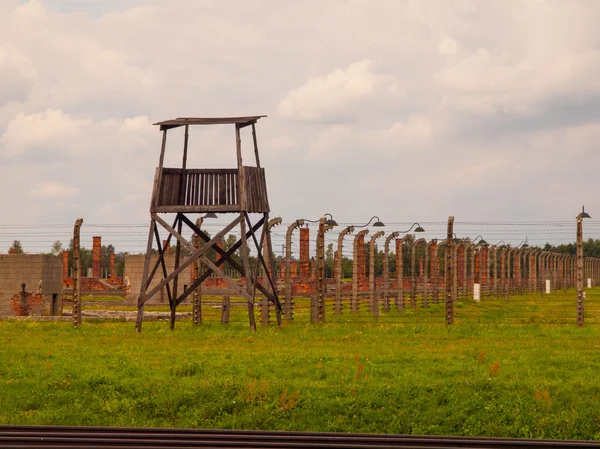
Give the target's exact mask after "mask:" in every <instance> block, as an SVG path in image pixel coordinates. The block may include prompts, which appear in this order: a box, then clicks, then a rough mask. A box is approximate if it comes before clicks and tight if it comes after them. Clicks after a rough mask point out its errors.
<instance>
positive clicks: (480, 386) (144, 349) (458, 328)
mask: <svg viewBox="0 0 600 449" xmlns="http://www.w3.org/2000/svg"><path fill="white" fill-rule="evenodd" d="M574 296H575V295H574V292H573V291H569V292H567V293H566V294H559V295H551V296H549V297H540V296H539V295H535V296H533V295H532V296H523V297H515V298H510V299H509V301H505V300H504V299H488V300H484V301H482V302H481V303H479V304H477V303H474V302H472V301H470V300H467V301H460V302H459V303H458V304H457V305H456V323H455V324H454V325H452V326H449V327H447V326H445V325H444V324H443V306H442V305H437V306H436V305H432V306H431V307H429V308H428V309H423V308H418V309H417V310H412V309H410V308H409V309H408V310H407V311H406V312H404V313H398V312H392V313H389V314H385V313H382V315H381V317H380V318H379V319H374V318H373V317H371V316H369V315H368V314H367V313H366V312H365V311H364V310H363V311H361V313H359V314H358V315H354V314H351V313H349V312H347V311H345V312H344V314H343V315H341V316H338V317H336V316H334V315H333V314H332V313H331V307H329V308H328V315H327V319H328V322H327V323H326V324H319V325H314V324H313V325H311V324H308V322H307V313H308V312H307V307H306V302H305V301H302V300H299V301H298V309H297V313H296V320H295V321H293V322H290V323H284V325H283V326H282V327H275V326H271V327H269V328H259V329H258V331H257V332H256V333H255V334H250V333H249V331H248V328H247V323H246V322H245V308H243V307H234V308H232V322H231V323H230V324H228V325H221V324H219V323H218V322H217V320H218V318H219V316H220V310H218V309H217V308H213V307H210V308H209V307H206V306H205V307H204V311H205V324H204V325H202V326H199V327H193V326H192V324H191V322H190V321H180V322H178V323H177V327H176V329H175V330H174V331H170V330H169V326H168V323H166V322H146V323H144V327H143V332H142V333H141V334H137V333H136V332H135V330H134V326H133V323H125V322H100V321H93V322H84V323H83V326H82V327H81V328H80V329H73V328H72V326H71V325H70V323H68V322H56V323H52V322H30V321H11V320H7V321H0V339H1V340H0V343H1V345H0V423H3V424H68V425H111V426H160V427H198V428H226V429H231V428H235V429H278V430H311V431H352V432H383V433H408V434H446V435H478V436H506V437H535V438H541V437H545V438H565V439H567V438H568V439H571V438H577V439H578V438H582V439H600V400H599V399H600V397H599V395H600V382H598V372H599V370H600V357H598V354H599V353H600V326H598V324H600V289H592V290H588V292H587V299H586V325H585V326H584V327H582V328H579V327H577V326H576V325H575V299H574ZM257 318H259V312H258V311H257Z"/></svg>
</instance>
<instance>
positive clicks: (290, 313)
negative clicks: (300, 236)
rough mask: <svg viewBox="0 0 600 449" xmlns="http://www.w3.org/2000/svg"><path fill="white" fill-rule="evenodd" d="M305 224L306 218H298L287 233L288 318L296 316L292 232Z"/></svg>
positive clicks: (286, 294) (286, 285)
mask: <svg viewBox="0 0 600 449" xmlns="http://www.w3.org/2000/svg"><path fill="white" fill-rule="evenodd" d="M303 225H304V220H302V219H300V220H296V221H295V222H294V223H292V224H291V225H290V226H289V227H288V229H287V232H286V233H285V267H284V268H285V303H284V304H283V314H284V316H285V319H286V320H291V319H292V317H293V316H294V302H293V299H292V233H293V232H294V230H295V229H296V228H298V227H300V226H303Z"/></svg>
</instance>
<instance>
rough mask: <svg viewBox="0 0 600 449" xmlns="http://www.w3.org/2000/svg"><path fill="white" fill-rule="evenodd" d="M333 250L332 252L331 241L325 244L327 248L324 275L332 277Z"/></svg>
mask: <svg viewBox="0 0 600 449" xmlns="http://www.w3.org/2000/svg"><path fill="white" fill-rule="evenodd" d="M333 264H334V252H333V243H330V244H329V245H327V250H326V251H325V277H326V278H332V277H333V272H334V266H333Z"/></svg>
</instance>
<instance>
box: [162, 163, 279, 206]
mask: <svg viewBox="0 0 600 449" xmlns="http://www.w3.org/2000/svg"><path fill="white" fill-rule="evenodd" d="M157 170H158V169H157ZM241 171H243V176H241V177H240V173H239V172H238V170H237V169H235V168H232V169H227V168H225V169H224V168H215V169H186V170H183V169H181V168H163V169H162V173H157V179H158V184H159V185H158V187H157V190H158V192H157V194H156V192H155V195H154V196H153V198H154V201H153V205H154V211H155V212H198V213H204V212H239V211H242V210H245V211H247V212H259V213H263V212H269V202H268V198H267V186H266V180H265V171H264V169H263V168H258V167H245V166H244V167H241ZM182 177H183V179H182ZM241 178H242V179H243V180H244V183H243V185H240V179H241ZM182 188H183V194H182V192H181V189H182Z"/></svg>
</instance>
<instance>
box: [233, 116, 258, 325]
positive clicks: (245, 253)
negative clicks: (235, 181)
mask: <svg viewBox="0 0 600 449" xmlns="http://www.w3.org/2000/svg"><path fill="white" fill-rule="evenodd" d="M236 129H237V127H236ZM238 133H239V130H238ZM243 214H244V212H242V215H243ZM240 228H241V231H242V235H241V238H242V249H241V251H242V263H243V267H244V273H246V279H245V282H246V292H247V293H248V295H249V296H250V297H251V298H252V301H248V321H249V324H250V331H251V332H255V331H256V319H255V318H254V294H253V293H254V292H253V289H252V285H253V277H252V272H251V271H250V260H249V259H248V252H249V251H248V242H247V239H246V222H245V221H244V220H242V221H240Z"/></svg>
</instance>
